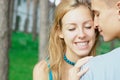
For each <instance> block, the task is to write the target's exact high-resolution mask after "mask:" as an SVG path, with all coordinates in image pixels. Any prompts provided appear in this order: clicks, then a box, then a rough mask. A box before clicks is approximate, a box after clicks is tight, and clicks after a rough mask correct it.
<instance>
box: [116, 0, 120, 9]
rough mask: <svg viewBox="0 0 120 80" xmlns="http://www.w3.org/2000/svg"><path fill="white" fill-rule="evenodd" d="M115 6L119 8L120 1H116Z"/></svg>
mask: <svg viewBox="0 0 120 80" xmlns="http://www.w3.org/2000/svg"><path fill="white" fill-rule="evenodd" d="M116 6H117V8H118V9H120V1H118V2H117V3H116Z"/></svg>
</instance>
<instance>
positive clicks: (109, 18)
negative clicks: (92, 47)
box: [92, 0, 120, 41]
mask: <svg viewBox="0 0 120 80" xmlns="http://www.w3.org/2000/svg"><path fill="white" fill-rule="evenodd" d="M92 9H93V11H94V15H95V16H94V25H95V27H97V28H98V30H99V32H100V34H101V35H102V36H103V39H104V41H110V40H113V39H115V38H118V37H119V38H120V21H119V20H118V12H117V8H116V7H115V6H112V7H110V6H108V5H107V4H106V3H105V2H104V0H102V1H101V0H92Z"/></svg>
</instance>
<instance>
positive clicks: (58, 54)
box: [33, 0, 98, 80]
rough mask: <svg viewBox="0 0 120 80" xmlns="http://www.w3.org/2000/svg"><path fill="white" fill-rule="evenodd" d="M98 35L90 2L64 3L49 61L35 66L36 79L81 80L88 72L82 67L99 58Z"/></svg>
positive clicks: (56, 18)
mask: <svg viewBox="0 0 120 80" xmlns="http://www.w3.org/2000/svg"><path fill="white" fill-rule="evenodd" d="M97 36H98V34H97V32H96V31H95V30H94V28H93V16H92V11H91V10H90V5H89V0H65V1H62V2H61V3H60V4H59V5H58V6H57V8H56V10H55V16H54V22H53V25H52V27H51V31H50V37H49V44H48V53H49V58H48V59H47V60H42V61H40V62H39V63H38V64H37V65H36V66H35V68H34V71H33V80H79V79H80V77H81V76H82V75H83V74H85V73H86V72H87V70H88V68H86V69H84V70H82V71H79V69H80V67H81V66H82V65H83V64H85V63H86V62H87V61H88V60H89V59H90V58H91V56H94V55H95V51H96V43H97V42H96V41H97V39H98V38H97ZM48 76H49V77H48Z"/></svg>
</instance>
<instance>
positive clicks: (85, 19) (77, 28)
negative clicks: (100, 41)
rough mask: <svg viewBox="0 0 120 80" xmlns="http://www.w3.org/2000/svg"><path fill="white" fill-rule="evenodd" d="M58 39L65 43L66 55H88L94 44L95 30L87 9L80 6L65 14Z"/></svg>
mask: <svg viewBox="0 0 120 80" xmlns="http://www.w3.org/2000/svg"><path fill="white" fill-rule="evenodd" d="M59 37H60V38H63V39H64V41H65V43H66V47H67V48H66V53H68V54H76V55H78V56H79V57H83V56H86V55H88V54H89V53H90V51H91V49H92V47H93V45H94V43H95V30H94V28H93V20H92V16H91V14H90V11H89V9H88V8H87V7H84V6H80V7H78V8H76V9H73V10H70V11H69V12H67V13H66V14H65V15H64V17H63V19H62V31H61V33H60V35H59Z"/></svg>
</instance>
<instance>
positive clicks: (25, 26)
mask: <svg viewBox="0 0 120 80" xmlns="http://www.w3.org/2000/svg"><path fill="white" fill-rule="evenodd" d="M29 12H30V0H27V17H26V20H25V25H24V32H26V33H27V32H28V27H29Z"/></svg>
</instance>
